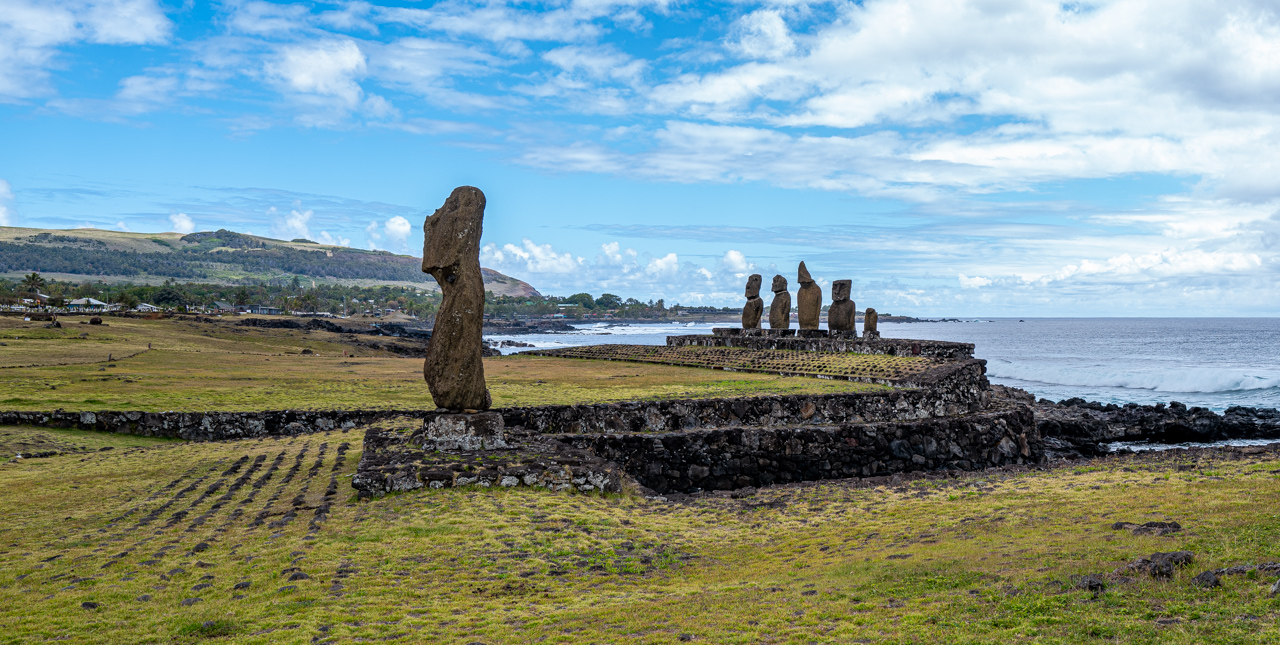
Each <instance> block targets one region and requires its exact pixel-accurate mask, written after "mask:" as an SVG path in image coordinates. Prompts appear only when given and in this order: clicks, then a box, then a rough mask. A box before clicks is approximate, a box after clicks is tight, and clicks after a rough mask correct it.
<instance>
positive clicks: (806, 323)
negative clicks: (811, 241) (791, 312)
mask: <svg viewBox="0 0 1280 645" xmlns="http://www.w3.org/2000/svg"><path fill="white" fill-rule="evenodd" d="M797 274H798V276H797V278H796V279H797V280H798V281H799V282H800V290H799V291H797V292H796V300H797V301H798V303H799V306H800V329H817V328H818V320H819V319H820V318H821V317H822V287H819V286H818V285H817V283H815V282H814V281H813V277H812V276H810V275H809V269H807V268H805V266H804V262H801V263H800V268H799V269H798V270H797Z"/></svg>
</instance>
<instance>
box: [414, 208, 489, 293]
mask: <svg viewBox="0 0 1280 645" xmlns="http://www.w3.org/2000/svg"><path fill="white" fill-rule="evenodd" d="M484 206H485V200H484V193H482V192H480V189H479V188H474V187H472V186H459V187H458V188H455V189H454V190H453V193H452V194H450V195H449V199H447V200H445V202H444V206H441V207H440V209H439V210H437V211H436V212H435V213H434V214H432V215H430V216H428V217H427V219H426V221H425V222H423V223H422V234H423V235H422V272H423V273H430V274H431V275H433V276H435V278H436V280H438V281H440V282H441V283H448V284H453V283H454V281H455V280H457V276H458V272H459V270H460V269H461V266H462V263H463V262H464V261H466V260H470V261H471V262H472V263H477V264H478V258H479V257H480V225H481V222H482V221H483V220H484Z"/></svg>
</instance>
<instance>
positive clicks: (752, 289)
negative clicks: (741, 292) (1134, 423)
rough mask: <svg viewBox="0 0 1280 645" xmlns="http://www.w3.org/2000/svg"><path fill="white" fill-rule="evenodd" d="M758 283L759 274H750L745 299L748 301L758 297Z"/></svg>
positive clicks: (759, 280) (759, 279)
mask: <svg viewBox="0 0 1280 645" xmlns="http://www.w3.org/2000/svg"><path fill="white" fill-rule="evenodd" d="M760 282H761V278H760V274H759V273H752V274H751V276H750V277H748V278H747V293H746V297H747V299H748V300H749V299H751V298H759V297H760Z"/></svg>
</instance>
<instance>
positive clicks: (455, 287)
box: [422, 186, 492, 410]
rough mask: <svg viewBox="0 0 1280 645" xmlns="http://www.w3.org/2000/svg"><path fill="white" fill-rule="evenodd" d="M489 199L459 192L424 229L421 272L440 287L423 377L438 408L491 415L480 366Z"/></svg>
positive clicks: (465, 189) (477, 191)
mask: <svg viewBox="0 0 1280 645" xmlns="http://www.w3.org/2000/svg"><path fill="white" fill-rule="evenodd" d="M484 206H485V199H484V193H482V192H480V189H479V188H474V187H472V186H460V187H458V188H455V189H454V190H453V193H452V194H450V195H449V199H446V200H445V202H444V206H441V207H440V208H438V209H437V210H436V212H435V213H433V214H431V215H429V216H428V217H427V219H426V221H425V222H423V224H422V232H423V240H422V272H423V273H430V274H431V276H432V277H434V278H435V279H436V283H437V284H439V285H440V293H441V296H442V297H441V300H440V309H439V310H438V312H437V313H436V322H435V327H434V329H433V330H432V332H431V340H430V341H429V342H428V343H427V359H426V361H425V362H424V363H423V366H422V377H423V379H425V380H426V382H427V388H428V389H430V390H431V398H432V399H433V400H434V401H435V404H436V407H437V408H443V409H447V410H488V409H489V406H490V405H491V403H492V400H491V399H490V397H489V390H488V388H486V387H485V384H484V363H482V362H481V360H480V357H481V352H480V350H481V346H482V344H483V341H482V336H481V332H482V328H483V326H484V277H483V276H482V275H481V273H480V227H481V223H482V222H483V220H484Z"/></svg>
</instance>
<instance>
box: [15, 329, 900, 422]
mask: <svg viewBox="0 0 1280 645" xmlns="http://www.w3.org/2000/svg"><path fill="white" fill-rule="evenodd" d="M65 320H68V321H71V320H74V319H73V318H68V319H65ZM107 321H108V322H109V323H110V324H109V326H96V325H80V324H78V323H75V322H68V324H67V325H66V326H65V327H64V328H63V329H45V328H44V327H43V325H42V324H40V323H31V322H26V323H24V322H22V321H21V319H14V318H0V342H4V343H6V346H4V347H0V367H3V366H9V367H7V368H4V369H0V408H4V409H11V410H13V409H16V410H55V409H65V410H108V409H110V410H145V411H165V410H178V411H200V410H262V409H282V408H310V409H335V408H344V409H352V408H362V409H429V408H431V407H432V404H431V398H430V396H429V394H428V392H427V389H426V385H425V384H424V383H423V381H422V361H421V360H420V359H416V358H400V357H397V356H395V355H393V354H390V353H388V352H386V351H379V350H371V349H368V348H365V347H360V346H356V345H352V344H350V343H349V342H348V341H347V339H346V338H345V337H344V336H343V335H340V334H331V333H328V332H321V331H312V332H306V331H303V330H287V329H286V330H280V329H256V328H245V327H234V326H232V323H231V322H230V321H226V322H218V323H200V322H188V321H178V320H132V319H119V318H108V319H107ZM82 335H83V336H84V337H83V338H82V337H81V336H82ZM363 340H369V338H368V337H364V338H363ZM375 340H381V339H375ZM148 344H150V349H148ZM304 349H305V350H310V351H311V352H313V353H312V354H308V355H304V354H302V353H301V352H302V351H303V350H304ZM344 352H346V353H347V354H348V355H347V356H344V355H343V354H344ZM108 354H111V355H112V357H113V358H115V359H116V360H114V361H111V362H107V360H106V359H107V358H108ZM126 357H127V358H126ZM485 375H486V377H487V380H488V384H489V388H490V391H491V393H492V395H493V400H494V405H496V406H519V405H549V404H571V403H589V402H601V401H626V400H635V399H659V398H703V397H729V396H758V395H762V394H802V393H810V394H817V393H832V392H851V391H862V390H877V389H883V388H882V387H881V386H873V385H868V384H861V383H851V382H847V381H843V382H838V381H828V380H817V379H809V378H799V377H779V376H774V375H768V374H744V373H734V372H723V371H717V370H710V369H701V368H690V367H674V366H665V365H646V364H627V363H617V362H608V361H581V360H574V359H561V358H548V357H537V356H504V357H495V358H490V359H485Z"/></svg>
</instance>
